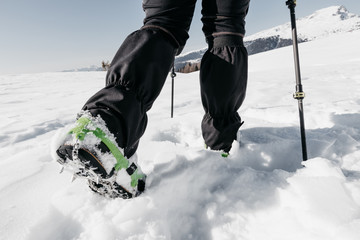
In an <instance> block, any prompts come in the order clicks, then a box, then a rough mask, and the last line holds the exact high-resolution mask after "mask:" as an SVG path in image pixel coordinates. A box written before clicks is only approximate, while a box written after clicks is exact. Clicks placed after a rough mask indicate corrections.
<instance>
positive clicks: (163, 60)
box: [83, 0, 196, 157]
mask: <svg viewBox="0 0 360 240" xmlns="http://www.w3.org/2000/svg"><path fill="white" fill-rule="evenodd" d="M195 2H196V0H191V1H190V0H175V1H174V0H144V2H143V8H144V11H145V13H146V17H145V19H144V26H143V27H142V28H141V29H140V30H138V31H136V32H134V33H132V34H130V35H129V36H128V37H127V38H126V40H125V41H124V42H123V44H122V45H121V47H120V49H119V50H118V52H117V53H116V55H115V57H114V59H113V60H112V62H111V65H110V68H109V70H108V73H107V76H106V87H105V88H103V89H101V90H100V91H99V92H98V93H96V94H95V95H94V96H93V97H91V98H90V99H89V100H88V101H87V103H86V104H85V106H84V107H83V110H88V111H90V113H91V114H92V115H93V116H97V115H100V116H101V117H102V119H103V120H104V121H105V122H106V124H107V127H108V128H109V130H110V132H112V133H113V134H114V135H115V137H116V141H117V143H118V145H119V146H120V147H121V148H123V149H124V153H125V156H127V157H130V156H131V155H133V154H134V153H135V151H136V149H137V146H138V142H139V139H140V137H141V136H142V135H143V133H144V131H145V128H146V125H147V116H146V112H147V111H148V110H149V109H150V108H151V106H152V104H153V103H154V101H155V99H156V98H157V97H158V95H159V94H160V91H161V89H162V87H163V85H164V82H165V80H166V77H167V75H168V73H169V71H170V68H171V66H172V64H173V61H174V57H175V55H176V54H178V53H180V52H181V50H182V49H183V47H184V45H185V43H186V40H187V39H188V33H187V32H188V30H189V26H190V23H191V20H192V16H193V12H194V7H195Z"/></svg>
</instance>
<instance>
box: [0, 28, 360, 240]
mask: <svg viewBox="0 0 360 240" xmlns="http://www.w3.org/2000/svg"><path fill="white" fill-rule="evenodd" d="M359 39H360V31H359V30H356V31H353V32H348V33H344V34H337V35H334V34H332V35H331V36H329V37H326V38H323V39H318V40H316V41H311V42H306V43H302V44H300V46H299V50H300V61H301V67H302V78H303V85H304V91H305V92H306V98H305V99H304V111H305V122H306V124H305V126H306V127H307V130H306V134H307V143H308V144H307V146H308V154H309V160H308V161H307V162H306V163H304V164H305V167H302V165H301V144H300V139H299V138H300V136H299V135H300V134H299V117H298V108H297V101H295V100H294V99H293V98H292V93H293V91H294V89H295V87H294V86H295V79H294V78H295V77H294V66H293V61H292V59H293V55H292V48H291V47H284V48H279V49H275V50H273V51H268V52H263V53H259V54H256V55H252V56H250V57H249V82H248V91H247V97H246V99H245V102H244V104H243V106H242V107H241V109H240V111H239V114H240V115H241V117H242V119H243V120H244V121H245V123H244V125H243V126H242V127H241V129H240V134H241V137H240V142H234V143H233V148H232V150H231V153H230V156H229V157H228V158H226V159H224V158H222V157H221V156H220V154H219V153H218V152H213V151H210V150H207V149H204V143H203V140H202V136H201V131H200V122H201V120H202V117H203V108H202V106H201V101H200V90H199V81H198V77H199V76H198V74H197V73H190V74H181V73H179V74H178V76H177V78H176V88H175V109H174V118H170V99H171V98H170V96H171V79H170V78H169V79H167V81H166V83H165V86H164V88H163V91H162V92H161V94H160V96H159V98H158V99H157V100H156V102H155V104H154V106H153V108H152V109H151V110H150V111H149V112H148V116H149V124H148V128H147V131H146V132H145V134H144V136H143V137H142V139H141V141H140V145H139V149H138V152H137V153H138V159H139V164H140V165H141V167H142V169H143V170H144V172H145V173H146V174H147V175H148V179H147V190H146V191H145V193H143V194H142V195H140V196H139V197H137V198H135V199H130V200H123V199H106V198H102V197H100V196H98V195H96V194H94V193H93V192H91V191H90V190H89V188H88V186H87V184H86V182H85V181H83V180H76V181H75V182H73V183H70V179H71V176H72V173H71V172H68V171H64V172H63V173H62V174H61V175H60V174H58V173H59V164H58V163H57V162H56V161H55V160H53V159H52V157H51V155H52V154H53V153H54V148H56V142H57V136H58V134H59V132H62V131H64V128H67V127H68V126H69V125H70V124H72V123H73V122H74V120H75V117H76V113H77V112H78V111H79V109H81V107H82V106H83V104H84V103H85V101H86V100H87V99H88V98H89V97H90V96H92V95H93V94H94V93H95V92H97V91H98V90H99V89H101V88H102V87H104V78H105V75H106V72H68V73H64V72H57V73H39V74H22V75H1V76H0V89H1V91H0V102H1V104H0V108H1V121H0V129H1V131H0V156H1V158H0V216H1V217H0V239H1V240H12V239H16V240H48V239H51V240H68V239H74V240H75V239H76V240H98V239H101V240H117V239H119V240H144V239H146V240H159V239H161V240H184V239H197V240H202V239H204V240H234V239H236V240H237V239H240V240H263V239H265V240H339V239H340V240H358V239H359V236H360V125H359V123H360V91H359V89H360V81H359V79H360V68H359V66H360V58H359V56H360V48H358V47H353V46H355V45H357V44H358V42H359ZM338 43H341V44H338ZM334 46H336V47H334ZM269 63H271V64H269ZM270 76H271V77H270ZM52 139H53V140H52Z"/></svg>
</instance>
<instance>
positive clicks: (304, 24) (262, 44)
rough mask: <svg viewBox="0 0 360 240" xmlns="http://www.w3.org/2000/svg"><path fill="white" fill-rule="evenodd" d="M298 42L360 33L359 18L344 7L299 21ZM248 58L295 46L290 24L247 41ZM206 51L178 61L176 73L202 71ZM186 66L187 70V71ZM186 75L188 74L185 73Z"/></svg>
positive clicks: (191, 53)
mask: <svg viewBox="0 0 360 240" xmlns="http://www.w3.org/2000/svg"><path fill="white" fill-rule="evenodd" d="M296 25H297V32H298V42H299V43H302V42H307V41H313V40H315V39H320V38H325V37H327V36H330V35H333V34H339V33H344V32H351V31H355V30H359V29H360V16H358V15H356V14H353V13H350V12H349V11H348V10H347V9H346V8H345V7H344V6H332V7H328V8H324V9H321V10H318V11H316V12H314V13H313V14H311V15H309V16H307V17H303V18H300V19H298V20H297V22H296ZM244 44H245V47H246V48H247V50H248V53H249V55H252V54H256V53H260V52H265V51H269V50H273V49H276V48H280V47H285V46H289V45H291V44H292V39H291V25H290V22H288V23H286V24H283V25H279V26H276V27H273V28H270V29H268V30H264V31H261V32H258V33H256V34H253V35H250V36H248V37H245V39H244ZM205 52H206V49H201V50H197V51H194V52H190V53H187V54H183V55H181V56H179V57H177V58H176V60H175V69H176V70H177V71H180V72H184V69H189V67H191V66H192V68H193V69H195V67H194V65H197V68H199V65H200V61H201V57H202V55H203V54H204V53H205ZM186 65H187V68H184V67H185V66H186ZM185 72H186V71H185Z"/></svg>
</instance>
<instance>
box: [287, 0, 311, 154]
mask: <svg viewBox="0 0 360 240" xmlns="http://www.w3.org/2000/svg"><path fill="white" fill-rule="evenodd" d="M286 5H287V6H288V8H289V9H290V17H291V31H292V41H293V51H294V62H295V76H296V92H295V93H294V98H295V99H296V100H298V107H299V117H300V133H301V146H302V155H303V161H306V160H307V159H308V157H307V149H306V136H305V122H304V107H303V99H304V98H305V93H304V92H303V88H302V85H301V76H300V64H299V50H298V40H297V32H296V18H295V7H296V0H288V1H286Z"/></svg>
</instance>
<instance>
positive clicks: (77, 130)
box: [69, 116, 137, 186]
mask: <svg viewBox="0 0 360 240" xmlns="http://www.w3.org/2000/svg"><path fill="white" fill-rule="evenodd" d="M89 123H91V120H90V119H89V118H87V117H84V116H83V117H81V118H79V119H78V120H77V126H76V127H74V128H73V129H71V131H70V132H69V134H75V137H76V138H77V139H79V140H80V141H84V138H85V135H86V134H87V133H89V132H91V133H92V134H94V135H95V136H96V137H97V138H99V139H100V140H101V141H102V142H103V143H104V144H105V145H106V146H107V147H108V148H109V150H110V152H111V153H112V155H113V156H114V157H115V159H116V164H115V170H116V171H118V170H120V169H122V168H125V169H126V168H127V167H128V166H129V161H128V160H127V159H126V158H125V157H124V155H123V154H122V153H121V152H120V150H119V149H118V147H117V146H116V145H115V144H114V143H113V142H111V140H110V139H109V138H108V137H107V136H106V134H105V133H104V132H103V131H102V130H101V129H100V128H96V129H95V130H89V129H86V128H85V127H86V126H87V125H88V124H89ZM131 179H132V181H133V178H132V177H131ZM136 183H137V182H136ZM131 185H132V183H131ZM135 186H136V185H135Z"/></svg>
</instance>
